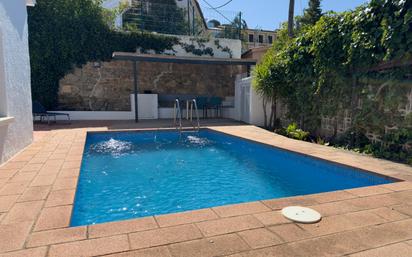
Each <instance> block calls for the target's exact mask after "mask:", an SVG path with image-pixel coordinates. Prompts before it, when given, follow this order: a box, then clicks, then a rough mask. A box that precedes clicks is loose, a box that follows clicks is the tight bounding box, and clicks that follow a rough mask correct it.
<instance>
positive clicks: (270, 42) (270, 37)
mask: <svg viewBox="0 0 412 257" xmlns="http://www.w3.org/2000/svg"><path fill="white" fill-rule="evenodd" d="M268 41H269V44H273V36H268Z"/></svg>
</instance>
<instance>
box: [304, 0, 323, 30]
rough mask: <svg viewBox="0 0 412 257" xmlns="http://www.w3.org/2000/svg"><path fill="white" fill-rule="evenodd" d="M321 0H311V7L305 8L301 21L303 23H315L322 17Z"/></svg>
mask: <svg viewBox="0 0 412 257" xmlns="http://www.w3.org/2000/svg"><path fill="white" fill-rule="evenodd" d="M320 4H321V0H309V7H308V8H307V9H305V11H304V15H303V17H302V19H301V20H300V22H301V23H302V24H303V25H314V24H315V23H316V22H317V21H318V20H319V19H320V17H322V9H321V7H320Z"/></svg>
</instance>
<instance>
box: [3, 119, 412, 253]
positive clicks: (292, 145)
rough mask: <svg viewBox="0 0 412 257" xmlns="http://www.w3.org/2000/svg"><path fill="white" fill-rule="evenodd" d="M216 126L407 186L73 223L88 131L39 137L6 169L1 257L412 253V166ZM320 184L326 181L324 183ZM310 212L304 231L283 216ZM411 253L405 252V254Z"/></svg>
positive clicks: (260, 131)
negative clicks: (286, 210)
mask: <svg viewBox="0 0 412 257" xmlns="http://www.w3.org/2000/svg"><path fill="white" fill-rule="evenodd" d="M210 129H213V130H216V131H219V132H223V133H227V134H231V135H235V136H239V137H242V138H246V139H250V140H254V141H257V142H261V143H265V144H269V145H273V146H276V147H279V148H282V149H286V150H289V151H294V152H298V153H302V154H306V155H309V156H313V157H316V158H321V159H325V160H328V161H332V162H336V163H340V164H343V165H348V166H352V167H355V168H359V169H363V170H368V171H371V172H375V173H378V174H381V175H384V176H390V177H393V178H396V179H399V180H402V182H397V183H393V184H387V185H381V186H373V187H365V188H357V189H351V190H342V191H336V192H328V193H322V194H314V195H306V196H298V197H290V198H281V199H274V200H266V201H258V202H250V203H245V204H238V205H229V206H221V207H214V208H208V209H202V210H195V211H190V212H184V213H177V214H169V215H162V216H154V217H147V218H141V219H133V220H127V221H120V222H112V223H104V224H98V225H91V226H83V227H72V228H71V227H69V222H70V216H71V211H72V206H73V202H74V195H75V190H76V186H77V179H78V176H79V172H80V164H81V159H82V154H83V147H84V143H85V139H86V134H87V132H88V131H107V128H106V127H94V128H72V129H66V130H51V131H48V132H42V138H41V139H39V140H36V141H35V142H34V143H33V144H32V145H30V146H29V147H27V148H26V149H25V150H23V151H22V152H21V153H19V154H18V155H17V156H16V157H14V158H13V159H12V160H10V161H9V162H7V163H6V164H4V165H2V166H0V239H1V240H0V256H100V255H111V256H162V257H163V256H167V257H171V256H173V257H175V256H176V257H184V256H188V257H195V256H202V257H203V256H231V257H241V256H322V255H328V254H329V255H351V254H353V256H356V255H357V254H358V253H362V254H363V255H362V256H374V254H375V253H377V252H386V253H388V256H390V255H392V256H394V254H396V256H403V255H402V254H404V253H410V252H412V168H411V167H409V166H406V165H402V164H397V163H393V162H389V161H384V160H378V159H374V158H371V157H368V156H363V155H359V154H355V153H351V152H348V151H344V150H340V149H334V148H331V147H326V146H320V145H314V144H310V143H306V142H301V141H296V140H292V139H288V138H285V137H282V136H278V135H274V134H273V133H270V132H268V131H265V130H263V129H260V128H257V127H254V126H247V125H242V126H221V127H219V126H218V127H216V126H215V127H210ZM320 183H322V182H321V181H320ZM289 205H303V206H310V207H311V208H314V209H316V210H318V211H320V212H321V213H322V214H323V216H324V218H323V219H322V221H321V222H320V223H318V224H314V225H301V224H295V223H292V222H290V221H288V220H286V219H284V218H283V217H282V216H281V214H280V212H279V210H280V209H281V208H282V207H285V206H289ZM404 255H405V256H407V254H404Z"/></svg>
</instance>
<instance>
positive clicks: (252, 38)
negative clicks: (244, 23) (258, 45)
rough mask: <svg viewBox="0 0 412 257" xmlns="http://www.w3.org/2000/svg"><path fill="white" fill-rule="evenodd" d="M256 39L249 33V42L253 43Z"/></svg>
mask: <svg viewBox="0 0 412 257" xmlns="http://www.w3.org/2000/svg"><path fill="white" fill-rule="evenodd" d="M254 41H255V39H254V37H253V34H249V42H251V43H253V42H254Z"/></svg>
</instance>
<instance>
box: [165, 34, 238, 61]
mask: <svg viewBox="0 0 412 257" xmlns="http://www.w3.org/2000/svg"><path fill="white" fill-rule="evenodd" d="M177 37H178V38H179V39H180V42H181V43H186V44H193V45H194V46H196V48H199V47H198V45H197V43H196V41H195V37H192V36H177ZM215 40H219V45H220V46H221V47H229V48H230V49H231V51H232V58H234V59H240V58H241V57H242V42H241V41H240V40H238V39H226V38H214V37H211V38H210V39H209V41H208V42H206V43H204V44H205V47H210V48H212V49H213V53H214V56H213V57H214V58H229V57H230V55H229V53H227V52H223V51H222V49H218V48H217V45H216V44H215ZM173 50H174V51H175V53H174V54H175V55H176V56H185V57H186V56H189V57H190V56H192V57H193V56H195V57H196V55H194V54H192V53H187V52H186V50H184V49H183V47H182V46H181V45H175V46H173ZM166 53H167V51H166ZM170 53H172V52H170ZM207 57H210V56H207Z"/></svg>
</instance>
